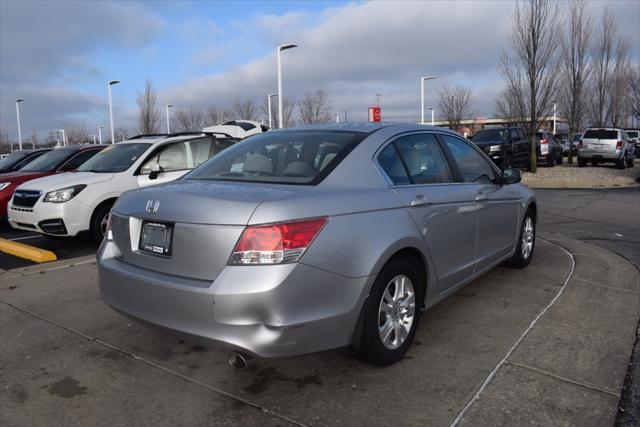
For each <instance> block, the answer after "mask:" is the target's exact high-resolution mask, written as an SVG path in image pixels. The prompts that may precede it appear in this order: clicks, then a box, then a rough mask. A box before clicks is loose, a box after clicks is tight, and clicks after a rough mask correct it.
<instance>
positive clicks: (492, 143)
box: [471, 127, 531, 169]
mask: <svg viewBox="0 0 640 427" xmlns="http://www.w3.org/2000/svg"><path fill="white" fill-rule="evenodd" d="M471 141H473V143H474V144H476V145H477V146H478V148H480V149H481V150H482V151H484V153H485V154H486V155H488V156H489V158H490V159H491V160H493V162H494V163H495V164H496V165H497V166H498V167H499V168H501V169H507V168H510V167H512V166H516V167H519V168H526V169H529V167H530V165H529V163H530V161H529V154H530V153H531V141H529V139H527V137H526V136H525V134H524V131H523V130H522V128H519V127H505V128H489V129H482V130H479V131H478V132H476V133H475V134H474V135H473V136H472V137H471Z"/></svg>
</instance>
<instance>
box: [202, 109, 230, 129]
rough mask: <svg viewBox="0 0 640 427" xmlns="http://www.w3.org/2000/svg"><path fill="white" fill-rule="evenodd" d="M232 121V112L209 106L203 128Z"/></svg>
mask: <svg viewBox="0 0 640 427" xmlns="http://www.w3.org/2000/svg"><path fill="white" fill-rule="evenodd" d="M229 120H233V111H231V110H227V109H224V108H218V107H216V106H215V105H211V106H210V107H209V108H208V109H207V113H206V115H205V118H204V122H205V123H204V124H205V126H215V125H218V124H220V123H224V122H226V121H229Z"/></svg>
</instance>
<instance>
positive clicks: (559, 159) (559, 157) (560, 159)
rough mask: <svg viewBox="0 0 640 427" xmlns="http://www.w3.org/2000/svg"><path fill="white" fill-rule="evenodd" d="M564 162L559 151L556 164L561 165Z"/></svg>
mask: <svg viewBox="0 0 640 427" xmlns="http://www.w3.org/2000/svg"><path fill="white" fill-rule="evenodd" d="M563 162H564V155H563V154H562V152H560V155H559V156H558V164H559V165H561V164H562V163H563Z"/></svg>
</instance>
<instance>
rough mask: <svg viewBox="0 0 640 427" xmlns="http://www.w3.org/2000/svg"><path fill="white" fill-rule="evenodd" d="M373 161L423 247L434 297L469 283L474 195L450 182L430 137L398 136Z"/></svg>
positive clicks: (438, 146)
mask: <svg viewBox="0 0 640 427" xmlns="http://www.w3.org/2000/svg"><path fill="white" fill-rule="evenodd" d="M377 161H378V164H379V165H380V166H381V168H382V169H383V171H384V172H385V174H386V175H387V177H388V179H389V184H390V188H391V189H392V191H394V192H395V193H396V194H397V196H398V197H399V198H400V200H401V201H402V203H403V205H404V206H405V207H406V209H407V211H408V213H409V214H410V215H411V218H412V220H413V222H414V223H415V225H416V227H417V229H418V230H419V232H420V233H421V235H422V238H423V239H424V241H425V243H426V246H427V248H428V251H429V257H430V259H431V262H432V265H433V267H434V270H435V273H436V275H437V287H438V292H440V293H442V292H445V291H447V290H448V289H450V288H452V287H454V286H455V285H457V284H458V283H460V282H462V281H463V280H464V279H466V278H467V277H469V275H471V274H472V272H473V267H474V256H475V245H476V213H475V200H474V194H473V193H472V190H471V189H469V188H468V187H464V186H463V185H461V183H459V182H456V180H455V179H454V175H453V173H452V171H451V169H450V167H449V163H448V162H447V160H446V158H445V155H444V152H443V151H442V148H441V144H440V143H439V142H438V140H437V138H436V137H435V135H434V134H433V133H423V132H421V133H414V134H410V135H405V136H401V137H399V138H397V139H395V140H393V141H392V142H391V143H389V144H388V145H386V147H384V148H383V149H382V150H381V151H380V153H379V155H378V157H377Z"/></svg>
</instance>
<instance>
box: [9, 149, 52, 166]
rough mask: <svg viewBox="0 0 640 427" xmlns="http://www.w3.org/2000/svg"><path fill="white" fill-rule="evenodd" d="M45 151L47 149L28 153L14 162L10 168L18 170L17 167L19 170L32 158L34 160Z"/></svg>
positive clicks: (31, 160)
mask: <svg viewBox="0 0 640 427" xmlns="http://www.w3.org/2000/svg"><path fill="white" fill-rule="evenodd" d="M45 153H48V151H37V152H35V153H29V154H27V155H26V156H25V157H24V159H22V160H19V161H18V162H16V164H14V165H13V166H12V169H13V170H18V169H20V170H21V169H22V168H23V167H25V166H26V165H28V164H29V163H31V162H33V161H34V160H36V159H37V158H38V157H40V156H42V155H44V154H45Z"/></svg>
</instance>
